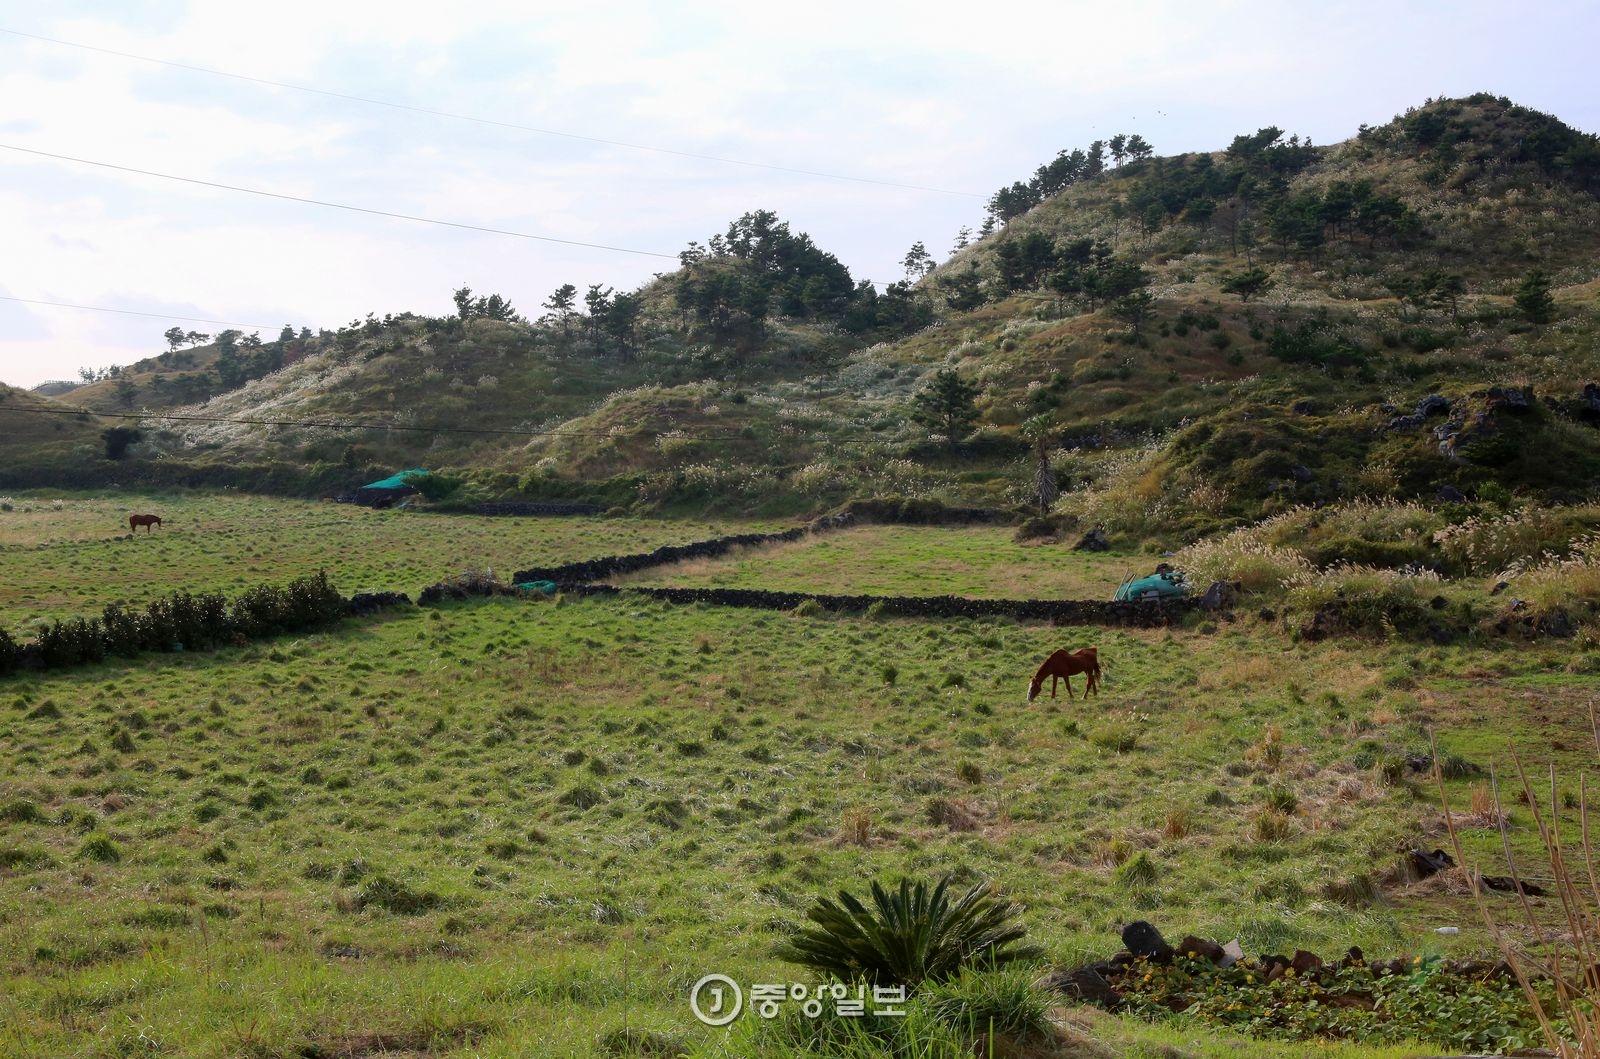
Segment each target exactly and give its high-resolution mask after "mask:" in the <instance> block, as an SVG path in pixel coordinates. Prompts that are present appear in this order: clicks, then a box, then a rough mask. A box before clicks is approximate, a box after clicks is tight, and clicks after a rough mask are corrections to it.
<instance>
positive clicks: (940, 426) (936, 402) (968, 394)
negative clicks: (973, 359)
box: [911, 368, 979, 453]
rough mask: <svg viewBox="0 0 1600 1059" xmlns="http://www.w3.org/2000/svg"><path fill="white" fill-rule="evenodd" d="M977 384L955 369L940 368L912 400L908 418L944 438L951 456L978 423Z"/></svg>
mask: <svg viewBox="0 0 1600 1059" xmlns="http://www.w3.org/2000/svg"><path fill="white" fill-rule="evenodd" d="M978 393H979V388H978V385H977V384H976V383H971V382H968V381H966V380H965V379H963V378H962V377H961V374H960V373H959V372H957V371H956V370H955V369H954V368H941V369H939V370H938V371H937V372H935V373H934V375H933V378H932V379H930V380H929V381H928V382H927V383H926V384H925V385H924V386H923V387H922V389H920V390H918V391H917V392H916V394H914V395H913V396H912V398H911V418H912V419H913V420H914V421H915V422H918V423H921V424H923V425H924V426H926V427H929V428H930V429H931V430H933V431H934V433H936V434H941V435H943V436H944V440H945V445H946V446H947V447H948V448H949V450H950V452H951V453H954V452H955V451H956V447H957V446H958V445H960V443H961V439H962V437H964V436H965V435H966V434H967V432H968V431H970V430H971V429H972V426H973V424H974V423H976V422H977V421H978V405H977V400H978Z"/></svg>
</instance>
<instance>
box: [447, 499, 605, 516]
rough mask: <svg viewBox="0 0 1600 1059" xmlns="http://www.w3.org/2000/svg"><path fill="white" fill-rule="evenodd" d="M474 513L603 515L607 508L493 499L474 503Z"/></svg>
mask: <svg viewBox="0 0 1600 1059" xmlns="http://www.w3.org/2000/svg"><path fill="white" fill-rule="evenodd" d="M472 513H473V514H475V515H521V516H540V517H544V518H550V517H558V518H559V517H566V516H572V515H603V514H605V513H606V508H604V507H603V506H601V505H600V504H565V503H554V502H549V501H539V500H491V501H489V502H488V503H483V504H474V505H473V506H472Z"/></svg>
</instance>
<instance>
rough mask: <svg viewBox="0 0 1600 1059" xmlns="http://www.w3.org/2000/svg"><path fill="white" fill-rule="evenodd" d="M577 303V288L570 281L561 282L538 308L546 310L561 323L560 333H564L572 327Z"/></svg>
mask: <svg viewBox="0 0 1600 1059" xmlns="http://www.w3.org/2000/svg"><path fill="white" fill-rule="evenodd" d="M577 303H578V288H577V287H574V286H573V285H572V284H570V283H563V284H562V285H561V286H559V287H557V288H556V289H555V291H554V292H552V293H551V295H550V297H549V298H547V299H545V303H544V304H543V305H542V306H540V308H542V309H544V310H546V311H547V312H549V313H550V315H551V316H552V317H553V318H554V319H555V321H556V323H558V324H560V325H561V333H562V334H566V333H567V332H568V331H569V330H571V327H572V318H573V316H574V315H576V309H575V306H576V305H577Z"/></svg>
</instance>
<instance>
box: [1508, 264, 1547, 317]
mask: <svg viewBox="0 0 1600 1059" xmlns="http://www.w3.org/2000/svg"><path fill="white" fill-rule="evenodd" d="M1511 300H1512V302H1513V303H1515V305H1516V307H1517V312H1519V313H1521V314H1522V315H1523V317H1524V318H1525V319H1526V320H1527V321H1528V322H1529V323H1530V324H1533V325H1534V326H1535V327H1543V326H1544V325H1545V324H1547V323H1549V322H1550V321H1551V320H1554V319H1555V317H1556V299H1555V296H1554V295H1552V294H1551V293H1550V277H1549V276H1548V275H1546V274H1545V272H1544V270H1542V269H1537V268H1536V269H1534V270H1533V271H1532V272H1529V273H1528V274H1527V275H1526V276H1525V277H1523V280H1522V285H1521V286H1520V287H1518V288H1517V293H1516V294H1515V295H1513V296H1512V298H1511Z"/></svg>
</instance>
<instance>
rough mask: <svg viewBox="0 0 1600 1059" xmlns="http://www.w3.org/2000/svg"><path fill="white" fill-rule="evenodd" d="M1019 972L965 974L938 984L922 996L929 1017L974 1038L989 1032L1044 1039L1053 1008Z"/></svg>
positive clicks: (1029, 976) (1012, 970)
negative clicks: (1050, 1011)
mask: <svg viewBox="0 0 1600 1059" xmlns="http://www.w3.org/2000/svg"><path fill="white" fill-rule="evenodd" d="M1033 977H1034V976H1033V975H1031V974H1029V973H1028V972H1027V971H1024V970H1022V969H1020V968H1008V969H1006V970H1000V971H974V970H971V969H968V970H963V971H962V972H961V974H960V975H959V976H957V977H955V978H953V979H950V980H949V981H945V982H935V983H932V984H931V985H929V987H928V989H927V991H926V992H925V993H924V994H922V995H921V996H922V1002H923V1003H924V1004H925V1005H926V1007H927V1009H928V1012H929V1014H931V1015H932V1016H933V1017H934V1018H935V1019H937V1020H938V1021H940V1022H941V1023H943V1024H944V1025H946V1026H949V1027H950V1028H951V1029H954V1030H960V1031H963V1032H965V1033H967V1034H969V1035H970V1036H973V1037H975V1038H982V1037H983V1036H984V1035H985V1034H988V1033H990V1032H993V1033H997V1034H1001V1033H1003V1034H1005V1035H1006V1036H1008V1037H1012V1038H1029V1037H1042V1036H1044V1035H1045V1034H1047V1033H1049V1032H1050V1019H1049V1017H1048V1016H1047V1015H1046V1011H1047V1009H1048V1008H1049V1006H1050V1001H1048V1000H1047V998H1046V997H1045V995H1044V993H1042V992H1041V991H1040V990H1039V989H1038V988H1037V987H1036V986H1035V985H1034V984H1033Z"/></svg>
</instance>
